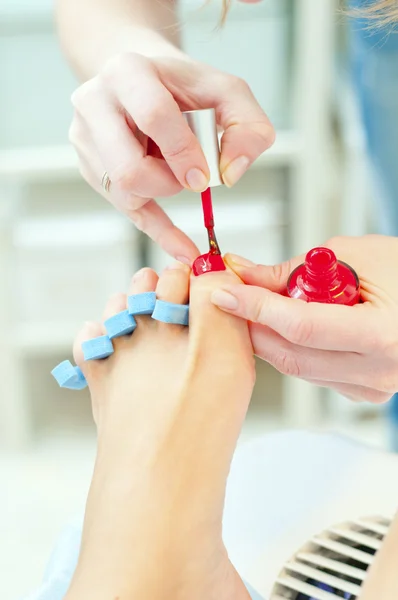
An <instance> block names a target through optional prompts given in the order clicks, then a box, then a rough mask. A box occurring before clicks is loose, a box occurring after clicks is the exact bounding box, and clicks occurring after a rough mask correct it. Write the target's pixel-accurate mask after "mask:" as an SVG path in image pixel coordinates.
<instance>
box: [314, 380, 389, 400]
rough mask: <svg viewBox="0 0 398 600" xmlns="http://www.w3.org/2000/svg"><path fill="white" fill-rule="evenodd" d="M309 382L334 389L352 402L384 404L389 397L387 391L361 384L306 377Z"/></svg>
mask: <svg viewBox="0 0 398 600" xmlns="http://www.w3.org/2000/svg"><path fill="white" fill-rule="evenodd" d="M307 381H308V382H309V383H312V384H314V385H317V386H319V387H324V388H328V389H331V390H335V391H336V392H337V393H338V394H341V395H342V396H345V397H346V398H348V399H349V400H351V401H352V402H371V403H372V404H384V403H385V402H388V401H389V400H390V399H391V394H390V393H388V392H380V391H379V390H374V389H372V388H368V387H365V386H362V385H350V384H346V383H333V382H330V381H318V380H316V379H307Z"/></svg>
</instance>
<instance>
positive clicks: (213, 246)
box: [183, 108, 225, 276]
mask: <svg viewBox="0 0 398 600" xmlns="http://www.w3.org/2000/svg"><path fill="white" fill-rule="evenodd" d="M183 115H184V117H185V119H186V121H187V123H188V125H189V127H190V128H191V130H192V131H193V133H194V134H195V135H196V137H197V138H198V141H199V144H200V145H201V147H202V150H203V154H204V155H205V158H206V160H207V165H208V167H209V172H210V181H209V187H208V188H207V190H205V191H204V192H202V208H203V217H204V224H205V227H206V229H207V235H208V239H209V252H207V253H206V254H202V256H199V257H198V258H197V259H196V260H195V261H194V263H193V265H192V271H193V273H194V275H196V276H198V275H203V274H204V273H209V272H212V271H225V264H224V261H223V259H222V257H221V251H220V247H219V245H218V242H217V238H216V234H215V231H214V216H213V203H212V197H211V188H212V187H214V186H218V185H222V184H223V181H222V177H221V173H220V146H219V143H218V135H217V122H216V112H215V110H214V108H209V109H205V110H191V111H188V112H184V113H183Z"/></svg>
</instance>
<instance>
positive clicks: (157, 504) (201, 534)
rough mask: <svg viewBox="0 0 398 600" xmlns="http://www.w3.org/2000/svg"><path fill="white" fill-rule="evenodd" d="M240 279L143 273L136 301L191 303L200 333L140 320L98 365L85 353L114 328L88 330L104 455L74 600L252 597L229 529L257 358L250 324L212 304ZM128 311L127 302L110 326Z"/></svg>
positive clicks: (78, 356) (84, 365) (119, 303)
mask: <svg viewBox="0 0 398 600" xmlns="http://www.w3.org/2000/svg"><path fill="white" fill-rule="evenodd" d="M236 279H237V278H236V277H235V276H234V275H233V274H232V273H230V272H228V271H224V272H220V273H208V274H206V275H203V276H201V277H197V278H192V279H191V281H190V280H189V269H188V268H186V267H184V266H183V265H176V268H173V269H168V270H166V271H165V272H164V273H163V274H162V276H161V277H160V278H159V279H158V277H157V275H156V274H155V273H154V272H153V271H151V270H150V269H143V270H142V271H140V272H139V273H138V274H137V275H136V276H135V277H134V278H133V281H132V284H131V288H130V293H132V294H139V293H143V292H150V291H155V290H156V294H157V297H158V299H161V300H165V301H168V302H172V303H177V304H184V303H186V302H187V300H188V295H189V297H190V324H189V329H188V328H186V327H184V326H178V325H169V324H165V323H162V322H157V321H155V320H153V319H152V318H151V317H150V316H148V315H145V316H138V317H137V318H136V320H137V328H136V330H135V331H134V333H133V334H132V335H131V336H125V337H121V338H117V339H115V340H113V342H114V350H115V351H114V354H113V355H112V356H111V357H109V358H108V359H105V360H102V361H89V362H84V361H83V356H82V351H81V344H82V342H83V341H85V340H87V339H89V338H91V337H95V336H99V335H102V334H103V333H104V329H103V325H101V324H89V325H86V326H85V328H84V329H83V330H82V331H81V332H80V334H79V336H78V338H77V340H76V343H75V352H74V353H75V360H76V362H77V364H78V365H79V366H80V367H81V369H82V370H83V372H84V375H85V377H86V379H87V382H88V385H89V387H90V392H91V398H92V405H93V413H94V418H95V420H96V424H97V428H98V453H97V461H96V466H95V470H94V476H93V481H92V485H91V490H90V494H89V498H88V503H87V510H86V519H85V526H84V531H83V541H82V549H81V554H80V559H79V564H78V568H77V571H76V574H75V578H74V581H73V584H72V587H71V591H70V594H72V595H70V596H69V595H68V596H67V598H68V600H69V598H75V597H80V596H76V595H73V594H78V593H83V592H84V593H85V594H86V595H87V594H89V592H90V590H93V589H96V590H97V589H98V590H100V593H101V595H99V596H98V598H101V599H102V598H103V597H104V598H108V597H109V598H114V597H117V596H118V594H119V595H120V597H124V596H123V593H126V597H130V596H131V597H136V596H135V595H134V594H138V592H140V594H141V590H142V587H139V586H141V585H142V581H143V579H144V580H145V589H146V590H147V596H145V598H146V597H148V598H151V600H155V599H156V598H165V597H173V598H174V599H176V600H177V599H178V598H180V597H181V598H186V597H189V598H190V599H192V600H194V598H198V599H199V598H200V599H202V598H204V597H207V598H213V595H214V598H216V597H217V599H220V600H222V599H223V598H225V599H226V598H228V599H231V600H232V599H235V598H236V599H238V598H239V599H246V598H248V596H247V592H246V590H245V588H244V586H243V584H242V582H241V580H240V578H239V577H238V576H237V574H236V572H235V570H234V569H233V567H232V565H231V564H230V562H229V560H228V556H227V554H226V551H225V548H224V545H223V542H222V537H221V525H222V514H223V505H224V495H225V488H226V481H227V477H228V472H229V468H230V463H231V459H232V455H233V452H234V449H235V445H236V441H237V438H238V435H239V432H240V429H241V426H242V423H243V420H244V417H245V414H246V411H247V408H248V404H249V401H250V397H251V393H252V389H253V385H254V378H255V375H254V360H253V355H252V354H253V353H252V347H251V343H250V338H249V333H248V328H247V324H246V323H245V322H244V321H241V320H239V319H236V318H234V317H231V316H230V315H227V314H225V313H222V312H221V311H219V310H218V309H217V308H216V307H215V306H214V305H212V303H211V302H210V295H211V293H212V291H213V289H214V288H215V287H218V286H219V285H223V284H225V283H226V282H227V281H228V280H229V281H232V280H234V281H235V282H236ZM189 288H190V289H189ZM125 308H126V297H125V296H124V295H117V296H115V297H114V298H112V299H111V300H110V302H109V303H108V305H107V307H106V309H105V314H104V318H105V319H107V318H109V317H110V316H112V315H113V314H115V313H118V312H120V311H122V310H124V309H125ZM170 536H171V537H170ZM111 547H112V551H111V552H110V548H111ZM95 565H97V567H95ZM98 565H101V567H100V568H98ZM159 568H160V569H161V577H157V575H159ZM137 586H138V587H137ZM127 591H128V593H129V594H130V595H128V594H127ZM112 594H113V595H112ZM140 597H141V598H142V597H143V596H142V595H140ZM96 598H97V596H96Z"/></svg>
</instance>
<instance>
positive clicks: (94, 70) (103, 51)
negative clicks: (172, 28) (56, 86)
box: [70, 24, 189, 80]
mask: <svg viewBox="0 0 398 600" xmlns="http://www.w3.org/2000/svg"><path fill="white" fill-rule="evenodd" d="M81 44H84V46H85V47H79V48H75V50H74V52H75V57H74V56H73V54H72V56H70V58H71V61H72V63H73V64H74V65H75V67H76V70H77V72H78V73H79V74H80V75H81V77H82V79H83V80H88V79H91V78H92V77H95V76H96V75H98V73H100V72H101V70H102V69H103V68H104V66H105V65H106V63H107V62H108V61H110V60H112V59H113V58H114V57H117V56H119V55H121V54H126V53H130V52H134V53H136V54H141V55H142V56H146V57H148V58H153V57H156V56H162V57H163V58H178V59H187V60H189V58H188V57H187V55H186V54H184V52H182V50H180V48H179V47H178V46H177V45H176V44H174V43H173V42H171V41H170V40H168V39H166V38H165V37H164V36H163V35H162V34H161V33H159V32H157V31H154V30H153V29H150V28H147V27H144V26H140V25H137V26H135V25H131V24H129V25H123V26H119V27H115V28H114V29H113V31H111V32H109V34H108V37H107V38H106V40H101V43H100V46H99V47H98V46H97V45H94V44H93V43H92V40H90V39H89V38H88V39H87V40H82V41H81ZM71 53H73V49H72V51H71ZM80 57H84V64H83V63H82V61H81V60H80Z"/></svg>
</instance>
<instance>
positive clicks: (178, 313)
mask: <svg viewBox="0 0 398 600" xmlns="http://www.w3.org/2000/svg"><path fill="white" fill-rule="evenodd" d="M152 319H156V321H162V323H172V324H173V325H188V323H189V305H188V304H172V303H171V302H164V301H163V300H157V301H156V305H155V310H154V311H153V314H152Z"/></svg>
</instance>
